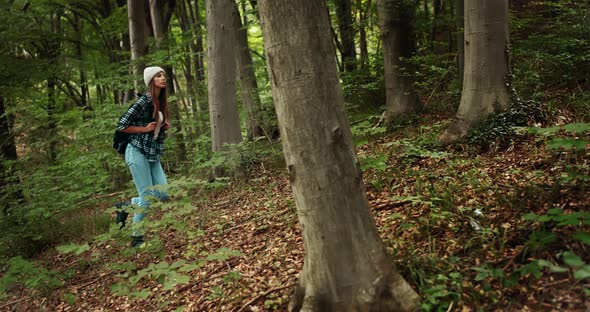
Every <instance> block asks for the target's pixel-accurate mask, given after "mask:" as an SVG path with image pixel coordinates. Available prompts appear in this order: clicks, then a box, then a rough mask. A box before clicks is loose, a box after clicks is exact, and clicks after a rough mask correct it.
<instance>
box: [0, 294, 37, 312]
mask: <svg viewBox="0 0 590 312" xmlns="http://www.w3.org/2000/svg"><path fill="white" fill-rule="evenodd" d="M29 299H32V298H27V297H24V298H20V299H18V300H15V301H12V302H9V303H5V304H3V305H1V306H0V310H2V309H4V308H6V307H10V306H11V305H14V304H17V303H19V302H23V301H26V300H29Z"/></svg>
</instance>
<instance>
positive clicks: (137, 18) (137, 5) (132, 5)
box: [127, 1, 148, 91]
mask: <svg viewBox="0 0 590 312" xmlns="http://www.w3.org/2000/svg"><path fill="white" fill-rule="evenodd" d="M145 9H146V8H145V2H144V1H129V3H128V4H127V17H128V19H129V39H130V41H131V61H132V62H133V75H134V76H135V77H136V78H139V77H142V74H143V69H144V68H145V64H144V63H143V62H140V61H139V60H140V59H141V58H142V57H143V56H145V55H146V54H147V47H148V45H147V35H146V32H147V24H146V19H145ZM139 81H143V79H141V80H139ZM138 84H139V85H141V83H138V80H135V81H134V85H135V90H136V91H137V90H138Z"/></svg>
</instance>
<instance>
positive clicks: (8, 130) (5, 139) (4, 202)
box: [0, 96, 24, 216]
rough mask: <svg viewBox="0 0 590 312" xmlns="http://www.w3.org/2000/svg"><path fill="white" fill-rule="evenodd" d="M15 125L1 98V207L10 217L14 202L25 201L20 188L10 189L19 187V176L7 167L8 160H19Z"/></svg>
mask: <svg viewBox="0 0 590 312" xmlns="http://www.w3.org/2000/svg"><path fill="white" fill-rule="evenodd" d="M12 127H13V123H12V122H11V120H10V117H9V114H7V113H6V104H5V102H4V97H2V96H0V151H1V152H2V154H0V186H1V187H0V207H1V209H2V212H3V213H4V215H5V216H6V215H8V214H9V211H10V208H11V207H12V205H11V204H12V203H13V202H14V201H22V200H23V199H24V196H23V193H22V191H21V190H20V188H15V189H13V188H10V187H9V185H18V176H17V175H16V173H15V170H14V168H11V167H10V166H6V162H5V161H7V160H9V161H10V160H12V161H14V160H17V157H18V156H17V153H16V142H15V140H14V133H13V131H12Z"/></svg>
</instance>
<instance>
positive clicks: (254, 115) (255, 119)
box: [234, 4, 264, 141]
mask: <svg viewBox="0 0 590 312" xmlns="http://www.w3.org/2000/svg"><path fill="white" fill-rule="evenodd" d="M244 24H246V23H244ZM234 27H235V29H236V38H237V40H236V43H237V49H238V51H237V65H238V77H239V79H240V91H241V95H242V104H243V105H244V108H245V109H246V112H247V115H248V116H247V121H246V122H247V127H248V140H249V141H252V140H253V139H254V138H257V137H260V136H263V135H264V129H263V124H264V122H263V120H262V114H261V112H262V111H261V109H260V106H261V104H260V97H259V96H258V83H257V82H256V74H255V73H254V65H253V64H252V55H250V48H249V47H248V25H247V24H246V25H242V20H241V18H240V11H239V10H238V7H237V4H236V5H234Z"/></svg>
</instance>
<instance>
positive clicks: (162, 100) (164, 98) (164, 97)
mask: <svg viewBox="0 0 590 312" xmlns="http://www.w3.org/2000/svg"><path fill="white" fill-rule="evenodd" d="M167 90H168V88H164V89H162V90H160V94H159V95H158V98H157V99H155V98H153V97H152V103H153V104H154V116H153V117H154V120H158V111H161V112H162V115H164V120H168V94H167V93H168V92H167ZM148 91H149V92H150V94H152V95H153V94H155V92H154V91H156V87H155V86H154V80H153V79H152V81H150V84H149V87H148Z"/></svg>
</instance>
